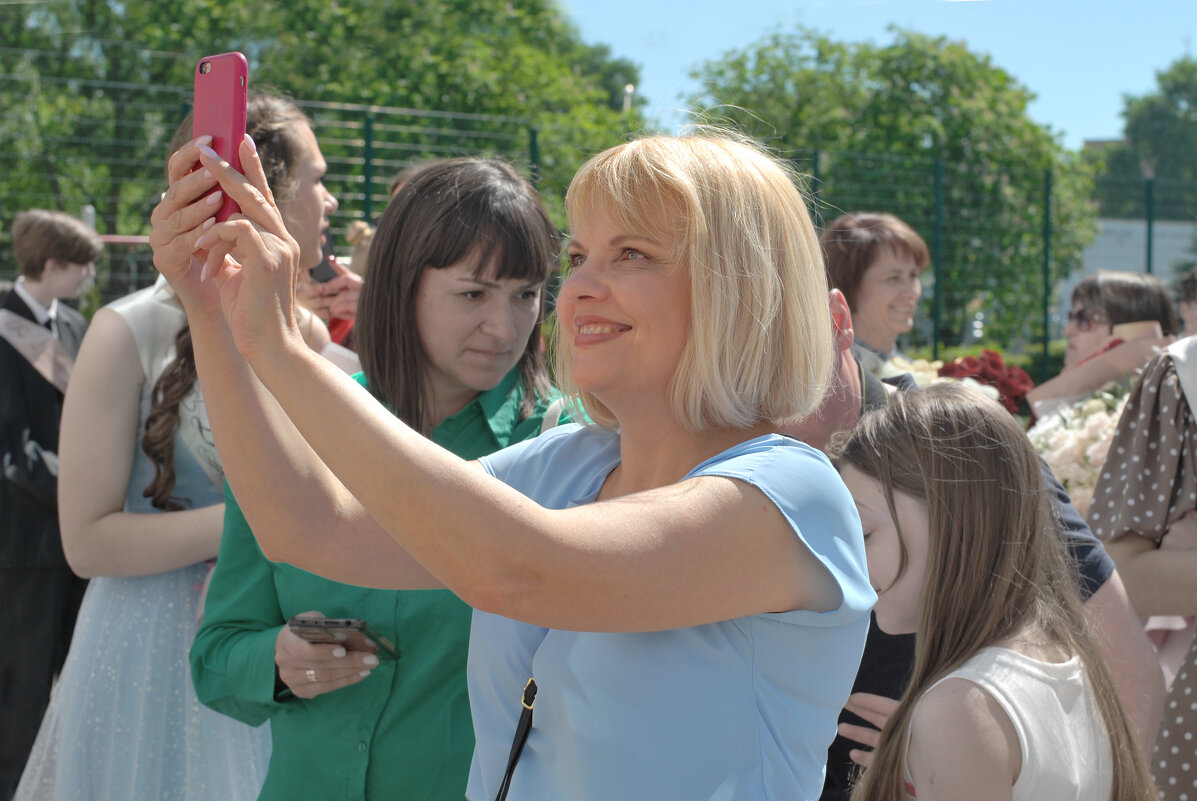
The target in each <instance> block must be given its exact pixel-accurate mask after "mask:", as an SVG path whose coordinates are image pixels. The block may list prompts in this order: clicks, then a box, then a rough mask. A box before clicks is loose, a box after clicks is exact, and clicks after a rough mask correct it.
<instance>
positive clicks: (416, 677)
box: [191, 158, 559, 801]
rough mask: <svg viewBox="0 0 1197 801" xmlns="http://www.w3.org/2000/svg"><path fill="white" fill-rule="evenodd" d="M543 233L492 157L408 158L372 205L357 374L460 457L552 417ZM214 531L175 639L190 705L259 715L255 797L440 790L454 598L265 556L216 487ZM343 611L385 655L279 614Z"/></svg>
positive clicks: (456, 795) (453, 728) (451, 700)
mask: <svg viewBox="0 0 1197 801" xmlns="http://www.w3.org/2000/svg"><path fill="white" fill-rule="evenodd" d="M558 247H559V242H558V234H557V231H556V229H555V227H554V226H553V225H552V223H551V221H550V220H549V218H548V215H547V214H546V213H545V211H544V207H543V206H542V205H541V202H540V200H539V198H538V197H537V195H536V191H535V190H534V189H533V188H532V186H531V184H529V183H528V182H527V181H526V180H525V179H524V178H522V177H521V176H520V175H519V174H518V173H516V172H515V170H513V169H512V168H511V167H510V166H509V165H507V164H505V163H503V162H500V161H494V160H480V159H473V158H461V159H450V160H446V161H441V162H436V163H434V164H431V165H429V166H426V167H424V168H423V169H422V170H421V171H420V172H419V173H418V174H417V175H416V176H415V177H413V178H411V179H410V180H409V181H408V182H407V183H406V184H405V185H404V187H403V188H402V190H400V192H399V193H398V194H397V195H396V196H395V197H394V199H393V200H392V201H391V202H390V205H389V206H388V207H387V209H386V211H385V213H384V214H383V216H382V219H381V220H380V221H379V225H378V230H377V233H376V235H375V239H374V242H373V244H372V246H371V250H370V259H369V267H368V272H367V276H368V277H367V279H366V282H365V285H364V286H363V289H362V295H361V300H360V305H359V310H358V315H357V323H356V327H355V341H356V343H357V349H358V353H359V355H360V357H361V360H362V368H363V373H362V374H360V375H359V376H358V380H359V381H360V382H361V383H362V384H364V385H365V386H367V387H368V388H369V389H370V390H371V392H372V393H373V394H374V395H375V396H376V397H377V398H378V399H379V400H380V401H382V402H383V403H385V404H387V405H388V406H389V407H390V408H391V409H392V410H393V411H394V412H395V413H396V414H397V415H398V416H399V417H400V418H401V419H403V420H404V421H406V422H407V423H408V424H409V425H411V426H412V427H413V428H415V429H417V430H419V431H422V432H423V433H424V435H425V436H428V437H430V438H431V439H432V440H433V441H434V442H436V443H438V444H439V445H442V446H444V447H445V448H448V449H449V450H451V451H453V452H454V453H456V454H457V455H458V456H461V457H462V458H464V459H476V458H478V457H480V456H484V455H486V454H489V453H491V452H493V451H496V450H499V449H500V448H504V447H506V446H507V445H510V444H513V443H515V442H519V441H521V440H524V439H528V438H530V437H534V436H536V435H537V434H538V433H540V431H541V430H542V427H548V426H550V425H553V424H555V423H556V417H557V415H558V413H559V402H557V401H556V400H555V399H556V398H557V394H556V393H555V391H554V390H552V388H551V386H550V384H549V380H548V374H547V371H546V369H545V365H544V359H543V354H542V349H541V339H540V333H539V326H538V323H539V322H540V320H541V319H542V316H543V311H544V305H545V295H544V290H545V284H546V281H547V280H548V277H549V275H550V273H552V272H553V270H554V269H555V267H556V264H557V255H558ZM225 499H226V514H225V525H224V536H223V539H222V542H221V547H220V556H219V558H218V560H217V565H216V569H215V572H214V573H213V576H212V581H211V586H210V589H209V592H208V597H207V602H206V608H205V611H204V619H203V622H202V625H201V627H200V629H199V632H198V634H197V635H196V638H195V644H194V645H193V647H192V649H191V667H192V676H193V678H194V681H195V687H196V692H197V694H198V695H199V698H200V700H201V701H203V702H204V703H205V704H207V705H208V706H210V707H212V708H213V709H215V710H217V711H219V712H223V713H224V714H226V715H230V716H231V717H234V718H236V719H238V720H241V721H245V722H247V723H251V724H254V725H257V724H260V723H262V722H264V721H266V720H269V721H270V722H271V729H272V739H273V749H274V750H273V755H272V757H271V762H270V769H269V773H268V775H267V778H266V784H265V787H264V788H263V790H262V795H261V798H262V799H292V798H320V799H374V798H395V797H401V798H404V799H406V800H407V801H422V800H423V799H428V800H429V801H431V800H432V799H436V800H437V801H440V800H441V799H445V800H446V801H447V800H448V799H454V801H457V800H458V799H461V798H462V797H463V796H464V794H465V786H466V779H467V777H468V775H469V769H470V759H471V755H472V753H473V748H474V731H473V724H472V722H471V718H470V711H469V700H468V697H467V692H466V674H465V670H466V654H467V648H468V640H469V629H470V614H471V610H470V607H469V606H467V605H466V604H465V603H464V602H462V601H461V600H459V599H458V598H457V597H456V596H455V595H453V594H452V593H451V592H450V591H448V590H408V591H393V590H375V589H367V588H362V587H355V586H350V585H346V584H339V583H337V582H334V581H328V580H326V579H323V578H320V577H318V576H315V575H313V574H311V573H308V572H306V571H303V570H300V569H298V568H295V567H291V566H290V565H286V564H280V563H275V562H271V561H269V560H267V559H266V558H265V557H264V556H263V555H262V552H261V550H260V549H259V547H258V544H257V542H256V541H255V539H254V536H253V532H252V531H251V530H250V528H249V526H248V524H247V523H246V521H245V518H244V516H243V515H242V513H241V510H240V508H239V507H238V505H237V503H236V501H235V499H234V498H233V496H232V494H231V492H230V491H229V490H228V488H227V486H226V489H225ZM312 612H316V613H319V614H322V615H324V616H326V617H330V618H334V617H344V618H361V619H364V620H366V621H367V622H368V623H370V624H371V625H372V626H374V628H375V629H377V631H378V633H379V634H381V635H382V636H384V637H387V638H389V639H391V640H392V641H394V642H395V643H396V644H397V645H398V647H399V649H400V650H401V652H402V655H401V657H400V658H399V659H398V660H390V659H386V658H384V659H382V660H381V661H380V660H379V659H378V658H377V657H376V656H373V655H370V654H368V653H367V652H363V651H348V652H347V651H346V650H345V649H344V648H341V647H338V646H334V645H325V644H314V643H311V642H308V641H306V640H302V639H300V638H299V637H297V636H296V635H295V634H293V633H292V632H291V631H290V630H289V629H288V628H287V626H286V622H287V620H288V619H289V618H290V617H292V616H294V615H301V614H305V613H312Z"/></svg>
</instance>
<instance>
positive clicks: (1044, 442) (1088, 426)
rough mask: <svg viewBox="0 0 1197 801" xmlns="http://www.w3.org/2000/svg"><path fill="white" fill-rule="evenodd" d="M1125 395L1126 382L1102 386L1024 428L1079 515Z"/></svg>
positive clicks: (1090, 497) (1084, 508)
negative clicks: (1027, 428)
mask: <svg viewBox="0 0 1197 801" xmlns="http://www.w3.org/2000/svg"><path fill="white" fill-rule="evenodd" d="M1126 399H1127V391H1126V387H1125V386H1121V385H1117V386H1114V387H1113V388H1107V389H1101V390H1098V391H1097V392H1095V393H1093V394H1092V395H1090V396H1088V397H1087V398H1083V399H1081V400H1079V401H1076V402H1075V403H1071V404H1068V405H1065V406H1062V407H1060V408H1059V409H1057V410H1056V411H1055V412H1053V413H1052V414H1050V415H1048V416H1046V417H1043V418H1040V420H1039V421H1038V422H1036V423H1035V425H1033V426H1031V429H1030V430H1029V431H1027V436H1028V437H1029V438H1030V440H1031V444H1032V445H1033V446H1034V447H1035V450H1036V451H1037V452H1038V453H1039V455H1040V456H1042V457H1043V460H1044V461H1045V462H1047V464H1048V466H1049V467H1051V469H1052V472H1053V473H1055V474H1056V478H1057V479H1059V481H1060V483H1061V484H1063V485H1064V489H1066V490H1067V491H1068V494H1069V496H1071V498H1072V505H1073V506H1075V507H1076V510H1077V511H1078V512H1080V513H1081V515H1082V516H1085V517H1087V516H1088V514H1089V504H1090V503H1091V502H1092V501H1093V491H1094V489H1096V487H1097V479H1098V477H1099V476H1100V475H1101V468H1102V465H1103V464H1105V461H1106V455H1107V454H1108V453H1109V450H1110V441H1111V440H1112V439H1113V438H1114V430H1115V429H1116V428H1117V427H1118V418H1119V417H1121V416H1122V409H1123V408H1124V407H1125V406H1126Z"/></svg>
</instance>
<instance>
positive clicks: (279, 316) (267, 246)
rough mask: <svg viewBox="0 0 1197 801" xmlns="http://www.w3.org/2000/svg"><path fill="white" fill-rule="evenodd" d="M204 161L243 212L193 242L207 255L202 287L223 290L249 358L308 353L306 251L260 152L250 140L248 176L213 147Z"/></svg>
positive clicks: (245, 160) (205, 150)
mask: <svg viewBox="0 0 1197 801" xmlns="http://www.w3.org/2000/svg"><path fill="white" fill-rule="evenodd" d="M199 154H200V164H201V165H202V166H203V167H204V168H205V169H206V170H208V171H209V172H211V173H212V175H213V176H214V177H215V178H216V180H217V181H218V182H219V184H220V187H221V189H222V190H223V191H224V192H225V193H226V194H227V195H228V196H229V197H231V198H233V200H234V201H236V203H237V204H238V205H239V206H240V207H241V214H240V215H237V216H235V217H233V218H232V219H230V220H228V221H227V222H217V223H214V224H212V225H211V227H210V228H209V229H208V230H207V231H205V232H203V233H202V235H201V236H199V237H198V238H197V239H195V240H194V244H193V246H194V247H195V248H196V249H197V250H198V251H206V253H207V256H206V258H205V260H204V265H203V268H202V269H201V271H200V276H199V280H200V282H201V283H202V282H210V283H212V284H213V285H214V286H215V287H216V289H217V290H218V292H219V294H220V306H221V310H222V313H223V315H224V319H225V321H226V322H227V323H228V326H229V328H230V329H231V331H232V334H233V340H234V342H235V343H236V346H237V348H238V350H240V351H241V353H242V354H243V355H245V356H247V357H251V356H252V355H253V354H255V353H259V352H261V353H269V354H276V353H277V352H278V350H279V349H287V348H289V347H292V348H294V349H295V350H298V351H300V352H302V351H304V350H306V348H307V346H306V345H305V344H304V340H303V336H302V333H301V331H300V327H299V325H298V324H297V322H296V315H295V297H294V290H295V282H296V277H297V271H298V264H299V258H300V251H299V245H298V243H296V241H295V239H294V238H293V237H292V236H291V235H290V233H289V232H288V231H287V227H286V225H285V224H284V222H283V218H282V215H281V213H280V212H279V209H278V206H277V205H276V204H275V202H274V196H273V195H272V194H271V192H270V187H269V186H268V185H267V183H266V176H265V174H264V172H263V170H262V164H261V161H260V160H259V159H258V153H257V149H256V148H255V147H254V145H253V142H252V141H251V140H249V139H248V138H247V139H245V140H244V141H243V142H242V144H241V149H240V155H241V163H242V165H243V167H244V168H245V173H244V174H242V173H240V172H237V171H236V170H235V169H233V167H232V166H231V165H230V164H229V163H228V162H227V161H225V160H223V159H221V158H220V156H219V155H218V154H217V153H216V152H215V151H213V150H212V149H211V148H209V147H205V146H199ZM201 202H202V201H201ZM251 361H252V359H251Z"/></svg>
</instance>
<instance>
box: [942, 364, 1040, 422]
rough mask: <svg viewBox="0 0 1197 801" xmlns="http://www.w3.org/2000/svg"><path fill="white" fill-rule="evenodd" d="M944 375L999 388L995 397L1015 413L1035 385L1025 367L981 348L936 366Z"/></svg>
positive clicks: (1011, 412)
mask: <svg viewBox="0 0 1197 801" xmlns="http://www.w3.org/2000/svg"><path fill="white" fill-rule="evenodd" d="M939 375H940V376H941V377H943V378H971V379H973V380H974V381H976V382H977V383H979V384H985V385H988V386H991V387H993V388H994V389H996V390H997V391H998V399H999V400H1000V401H1001V402H1002V405H1003V406H1005V407H1006V409H1007V410H1008V411H1009V412H1010V414H1018V407H1019V405H1020V404H1022V402H1023V400H1025V399H1026V397H1027V393H1028V392H1030V391H1031V388H1032V387H1034V386H1035V382H1033V381H1031V377H1030V376H1029V375H1027V371H1026V370H1024V369H1022V368H1021V367H1016V366H1014V365H1008V364H1006V363H1004V362H1003V361H1002V356H1001V354H1000V353H997V352H996V351H992V350H985V351H981V355H980V356H979V357H978V356H961V357H960V358H959V359H957V360H956V361H954V362H948V363H947V364H945V365H943V366H942V367H940V368H939Z"/></svg>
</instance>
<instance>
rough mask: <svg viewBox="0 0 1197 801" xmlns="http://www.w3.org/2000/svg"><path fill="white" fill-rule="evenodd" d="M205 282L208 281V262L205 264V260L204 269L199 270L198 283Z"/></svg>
mask: <svg viewBox="0 0 1197 801" xmlns="http://www.w3.org/2000/svg"><path fill="white" fill-rule="evenodd" d="M207 280H208V262H207V260H205V261H204V269H202V270H200V283H201V284H202V283H204V282H205V281H207Z"/></svg>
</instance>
